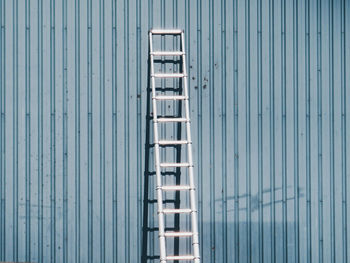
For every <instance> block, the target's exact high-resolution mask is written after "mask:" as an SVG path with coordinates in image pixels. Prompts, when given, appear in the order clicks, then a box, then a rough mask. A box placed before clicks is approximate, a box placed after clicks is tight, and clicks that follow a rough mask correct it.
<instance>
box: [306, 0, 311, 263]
mask: <svg viewBox="0 0 350 263" xmlns="http://www.w3.org/2000/svg"><path fill="white" fill-rule="evenodd" d="M305 71H306V72H305V110H306V112H305V122H306V131H305V133H306V142H305V151H306V249H307V251H308V253H306V254H307V262H309V263H310V262H311V260H312V254H311V253H310V252H311V158H310V155H311V141H310V133H311V132H310V99H311V98H310V0H307V1H306V2H305Z"/></svg>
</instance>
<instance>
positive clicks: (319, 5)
mask: <svg viewBox="0 0 350 263" xmlns="http://www.w3.org/2000/svg"><path fill="white" fill-rule="evenodd" d="M322 115H323V113H322V2H321V0H317V154H318V157H317V163H318V179H317V181H318V236H319V240H318V246H319V248H318V249H319V251H318V260H319V262H320V263H323V259H324V255H323V246H324V245H323V238H324V237H323V216H324V215H323V145H322V140H323V135H322V134H323V132H322Z"/></svg>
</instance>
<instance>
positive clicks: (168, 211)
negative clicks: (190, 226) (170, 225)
mask: <svg viewBox="0 0 350 263" xmlns="http://www.w3.org/2000/svg"><path fill="white" fill-rule="evenodd" d="M191 212H192V210H191V209H190V208H180V209H170V208H168V209H163V213H164V214H184V213H191Z"/></svg>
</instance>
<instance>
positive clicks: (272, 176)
mask: <svg viewBox="0 0 350 263" xmlns="http://www.w3.org/2000/svg"><path fill="white" fill-rule="evenodd" d="M274 16H275V12H274V0H269V57H270V59H269V82H270V83H269V103H270V116H269V118H270V130H269V132H270V202H271V210H270V217H271V223H270V227H271V233H270V238H271V262H272V263H274V262H276V235H275V233H276V223H275V221H276V208H275V176H276V173H275V42H274V41H275V27H274V24H275V23H274Z"/></svg>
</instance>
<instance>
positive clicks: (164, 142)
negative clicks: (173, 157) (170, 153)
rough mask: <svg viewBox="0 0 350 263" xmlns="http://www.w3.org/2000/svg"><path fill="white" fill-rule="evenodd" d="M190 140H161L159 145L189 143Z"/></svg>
mask: <svg viewBox="0 0 350 263" xmlns="http://www.w3.org/2000/svg"><path fill="white" fill-rule="evenodd" d="M187 143H189V141H185V140H182V141H165V140H164V141H159V145H177V144H187Z"/></svg>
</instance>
